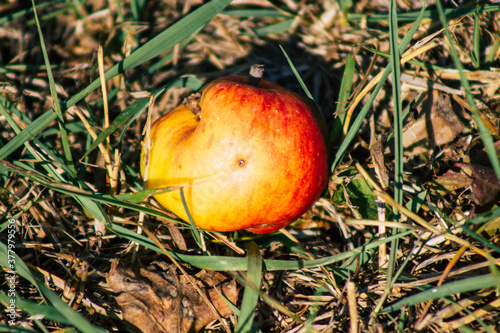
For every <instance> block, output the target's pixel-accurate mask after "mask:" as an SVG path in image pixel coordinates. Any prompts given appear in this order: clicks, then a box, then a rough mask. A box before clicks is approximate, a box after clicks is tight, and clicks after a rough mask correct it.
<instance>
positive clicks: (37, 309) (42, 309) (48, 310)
mask: <svg viewBox="0 0 500 333" xmlns="http://www.w3.org/2000/svg"><path fill="white" fill-rule="evenodd" d="M0 299H1V300H3V301H4V302H6V303H8V302H9V301H10V300H11V299H12V298H10V297H8V296H7V295H6V294H4V293H2V292H0ZM15 300H16V307H17V308H18V309H22V311H23V312H26V313H27V314H29V315H30V316H35V315H36V316H38V317H39V316H42V317H43V319H46V320H50V321H55V322H58V323H59V324H63V325H71V323H70V322H69V321H68V320H66V318H64V317H63V316H61V314H60V313H59V312H58V311H57V310H56V309H55V308H54V307H53V306H52V305H47V304H38V303H35V302H30V301H27V300H25V299H22V298H19V297H16V298H15ZM0 332H1V330H0Z"/></svg>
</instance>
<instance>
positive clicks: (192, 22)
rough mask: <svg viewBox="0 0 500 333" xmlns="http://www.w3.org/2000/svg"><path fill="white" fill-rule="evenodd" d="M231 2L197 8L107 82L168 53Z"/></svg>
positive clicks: (112, 70) (128, 60)
mask: <svg viewBox="0 0 500 333" xmlns="http://www.w3.org/2000/svg"><path fill="white" fill-rule="evenodd" d="M231 1H232V0H212V1H210V2H208V3H206V4H204V5H203V6H201V7H199V8H197V9H196V10H194V11H193V12H192V13H190V14H189V15H187V16H185V17H184V18H182V19H181V20H179V21H178V22H176V23H175V24H173V25H172V26H170V27H169V28H167V29H166V30H164V31H163V32H161V33H160V34H159V35H157V36H156V37H154V38H152V39H151V40H149V41H148V42H147V43H145V44H144V45H142V46H141V47H139V48H138V49H137V50H135V51H134V52H132V53H131V54H130V55H129V56H128V57H127V58H125V59H123V60H122V61H120V62H119V63H117V64H116V65H114V66H113V67H111V68H110V69H109V70H107V71H106V73H105V79H106V81H107V80H110V79H111V78H113V77H115V76H117V75H118V74H122V73H124V72H126V71H128V70H130V69H132V68H134V67H136V66H139V65H140V64H142V63H144V62H146V61H148V60H151V59H153V58H155V57H157V56H159V55H160V54H162V53H164V52H166V51H168V50H169V49H171V48H172V47H174V46H175V45H176V44H178V43H179V42H181V41H182V40H183V39H185V38H188V37H189V36H190V35H191V34H192V33H194V32H195V31H196V30H198V29H199V28H200V27H202V26H204V25H205V24H207V23H208V22H209V21H210V20H211V19H212V18H213V17H214V16H215V15H217V14H218V13H220V12H221V11H222V10H223V9H224V8H226V7H227V6H228V5H229V4H230V3H231ZM99 85H100V79H96V80H94V81H93V82H92V83H91V84H89V85H88V86H87V87H86V88H85V89H83V90H81V91H80V92H79V93H78V94H75V95H74V96H72V97H71V98H69V99H68V100H67V101H66V102H64V103H63V108H64V109H67V108H69V107H71V106H73V105H74V104H76V103H77V102H79V101H80V100H82V99H83V98H84V97H86V96H87V95H88V94H89V93H90V92H92V91H93V90H94V89H96V88H97V87H99Z"/></svg>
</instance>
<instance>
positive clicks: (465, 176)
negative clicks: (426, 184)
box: [433, 163, 473, 194]
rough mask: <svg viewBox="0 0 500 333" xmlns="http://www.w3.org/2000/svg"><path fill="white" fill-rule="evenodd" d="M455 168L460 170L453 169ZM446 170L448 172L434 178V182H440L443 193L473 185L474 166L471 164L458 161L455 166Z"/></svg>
mask: <svg viewBox="0 0 500 333" xmlns="http://www.w3.org/2000/svg"><path fill="white" fill-rule="evenodd" d="M453 169H459V171H453ZM453 169H450V170H448V171H446V173H445V174H444V175H442V176H440V177H438V178H436V180H434V182H433V183H437V184H439V185H440V186H441V187H442V189H441V194H446V193H449V192H453V191H456V190H459V189H461V188H465V187H467V186H471V185H472V182H473V179H472V168H471V167H470V165H469V164H465V163H457V164H455V165H454V168H453Z"/></svg>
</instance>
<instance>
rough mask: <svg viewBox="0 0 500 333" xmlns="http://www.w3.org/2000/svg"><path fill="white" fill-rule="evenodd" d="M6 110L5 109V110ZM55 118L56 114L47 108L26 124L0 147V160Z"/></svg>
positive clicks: (0, 106) (0, 108)
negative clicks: (26, 125)
mask: <svg viewBox="0 0 500 333" xmlns="http://www.w3.org/2000/svg"><path fill="white" fill-rule="evenodd" d="M0 111H2V114H4V113H3V111H5V108H4V107H3V105H1V104H0ZM5 112H6V111H5ZM56 118H57V116H56V114H55V113H54V112H52V110H49V111H47V112H45V113H44V114H42V115H41V116H39V117H38V118H37V119H36V120H35V121H33V122H32V123H31V124H29V125H28V127H26V128H25V129H23V130H22V131H21V133H19V134H18V135H16V136H15V137H14V138H13V139H12V140H10V141H9V142H8V143H7V144H6V145H5V146H3V147H2V148H0V161H2V160H4V159H5V158H7V157H8V156H9V155H10V154H12V153H13V152H14V151H15V150H16V149H17V148H19V147H21V146H22V145H23V144H24V143H25V142H27V141H29V140H31V139H32V138H34V137H35V136H37V135H38V134H39V133H40V132H41V131H42V130H43V129H44V128H45V127H47V126H49V125H50V123H51V122H53V121H54V120H55V119H56Z"/></svg>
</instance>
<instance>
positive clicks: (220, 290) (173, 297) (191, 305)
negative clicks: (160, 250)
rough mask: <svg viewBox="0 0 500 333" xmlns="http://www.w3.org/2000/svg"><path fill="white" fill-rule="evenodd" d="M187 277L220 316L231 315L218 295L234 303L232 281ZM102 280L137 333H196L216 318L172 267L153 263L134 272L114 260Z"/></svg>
mask: <svg viewBox="0 0 500 333" xmlns="http://www.w3.org/2000/svg"><path fill="white" fill-rule="evenodd" d="M191 278H194V279H195V280H196V283H197V284H198V286H199V287H200V289H201V290H202V291H203V292H205V293H206V295H207V297H208V299H209V300H210V301H211V302H212V304H213V305H214V307H215V309H217V311H218V312H219V314H220V316H221V317H229V316H230V315H231V314H232V313H233V312H232V310H231V308H230V307H229V306H228V305H227V303H226V302H225V300H224V299H223V297H222V296H221V295H224V297H225V298H227V299H228V300H229V301H230V302H231V303H233V304H235V303H236V301H237V299H238V291H237V288H236V282H235V281H234V280H232V279H228V278H227V277H226V276H224V275H223V274H221V273H218V272H211V271H201V272H199V273H198V274H196V275H195V276H192V277H191ZM106 281H107V283H108V285H109V286H110V288H111V289H112V290H113V291H114V292H115V293H116V294H117V295H116V297H115V299H116V301H117V303H118V304H119V305H120V307H121V309H122V311H123V318H124V319H125V320H126V321H128V322H129V323H131V324H132V325H134V326H135V327H137V328H138V329H139V330H140V331H141V332H145V333H163V332H164V333H174V332H175V333H187V332H198V331H200V330H201V329H202V328H203V327H205V326H206V325H207V324H208V323H210V322H211V321H214V320H216V319H217V316H216V315H215V313H213V311H212V310H211V309H210V308H209V306H208V305H207V304H205V302H204V301H203V299H202V297H201V296H200V295H199V293H198V292H197V291H196V288H195V287H194V286H193V285H192V284H191V283H190V282H189V280H188V278H187V277H186V276H185V275H177V272H176V268H175V266H169V265H167V264H165V263H163V262H154V263H152V264H151V265H150V266H149V267H147V268H140V269H139V270H136V269H131V268H124V267H122V266H121V265H119V262H118V260H114V261H113V263H112V264H111V269H110V271H109V272H108V273H107V274H106ZM216 289H217V290H216Z"/></svg>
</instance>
